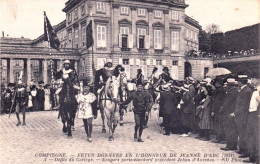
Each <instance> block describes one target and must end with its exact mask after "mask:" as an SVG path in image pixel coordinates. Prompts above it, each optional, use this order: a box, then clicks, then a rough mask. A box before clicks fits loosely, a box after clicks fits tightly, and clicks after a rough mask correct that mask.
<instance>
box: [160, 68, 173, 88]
mask: <svg viewBox="0 0 260 164" xmlns="http://www.w3.org/2000/svg"><path fill="white" fill-rule="evenodd" d="M160 79H161V80H162V81H163V84H165V83H168V82H170V81H173V79H172V78H171V76H170V73H169V68H168V67H163V73H162V74H161V75H160Z"/></svg>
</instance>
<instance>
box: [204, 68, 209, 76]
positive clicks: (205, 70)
mask: <svg viewBox="0 0 260 164" xmlns="http://www.w3.org/2000/svg"><path fill="white" fill-rule="evenodd" d="M208 72H209V67H204V78H206V74H207V73H208Z"/></svg>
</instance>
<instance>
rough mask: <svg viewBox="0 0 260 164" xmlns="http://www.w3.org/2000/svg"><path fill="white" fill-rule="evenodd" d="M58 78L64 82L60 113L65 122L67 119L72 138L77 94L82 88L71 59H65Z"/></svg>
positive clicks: (69, 136)
mask: <svg viewBox="0 0 260 164" xmlns="http://www.w3.org/2000/svg"><path fill="white" fill-rule="evenodd" d="M56 79H61V80H62V82H63V85H62V89H61V91H60V93H59V94H60V96H59V98H60V113H61V115H62V121H63V123H64V122H65V121H67V130H68V138H72V132H71V129H73V127H74V119H75V116H76V110H77V101H76V98H75V95H76V94H77V93H78V91H79V90H80V87H79V86H80V85H79V79H78V76H77V72H76V70H75V69H74V68H72V67H71V64H70V61H69V60H65V61H64V68H63V69H62V70H60V71H59V72H57V74H56ZM65 129H66V128H65ZM65 129H63V131H64V132H66V130H65Z"/></svg>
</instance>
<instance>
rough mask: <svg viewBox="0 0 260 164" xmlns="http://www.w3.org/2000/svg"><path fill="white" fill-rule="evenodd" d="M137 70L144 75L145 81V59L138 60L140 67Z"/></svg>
mask: <svg viewBox="0 0 260 164" xmlns="http://www.w3.org/2000/svg"><path fill="white" fill-rule="evenodd" d="M139 68H140V69H141V70H142V74H143V75H144V79H147V65H146V59H141V60H140V66H139Z"/></svg>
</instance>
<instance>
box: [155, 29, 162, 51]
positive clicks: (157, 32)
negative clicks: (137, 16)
mask: <svg viewBox="0 0 260 164" xmlns="http://www.w3.org/2000/svg"><path fill="white" fill-rule="evenodd" d="M154 49H162V31H161V30H154Z"/></svg>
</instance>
